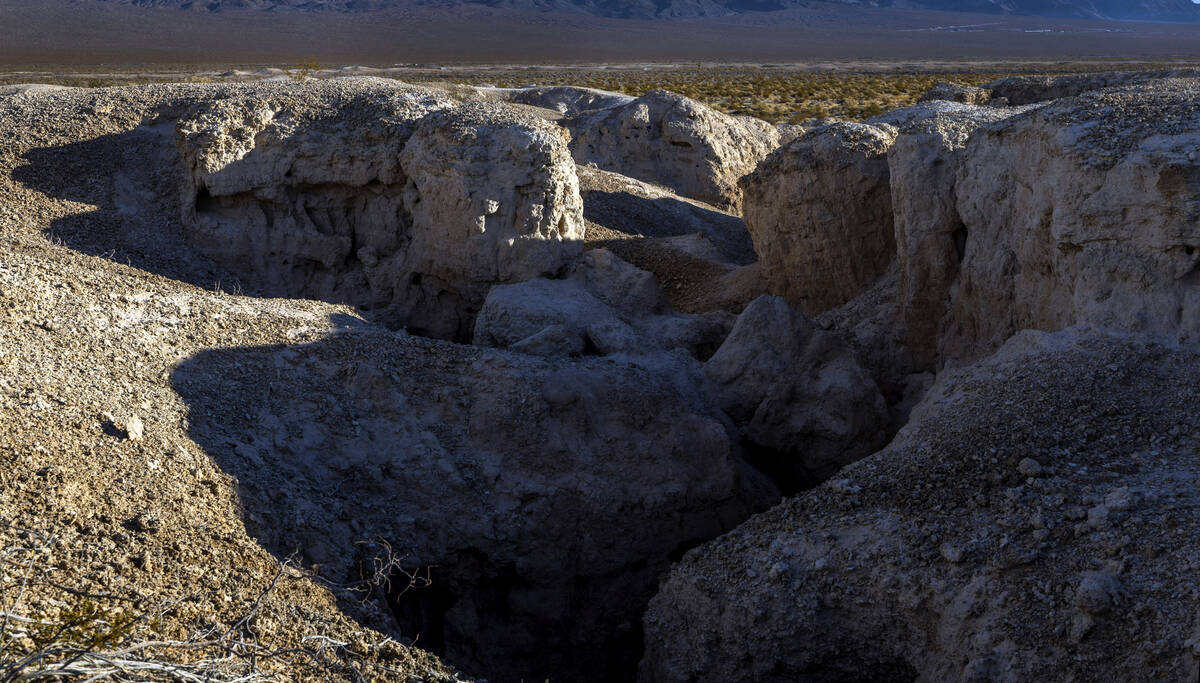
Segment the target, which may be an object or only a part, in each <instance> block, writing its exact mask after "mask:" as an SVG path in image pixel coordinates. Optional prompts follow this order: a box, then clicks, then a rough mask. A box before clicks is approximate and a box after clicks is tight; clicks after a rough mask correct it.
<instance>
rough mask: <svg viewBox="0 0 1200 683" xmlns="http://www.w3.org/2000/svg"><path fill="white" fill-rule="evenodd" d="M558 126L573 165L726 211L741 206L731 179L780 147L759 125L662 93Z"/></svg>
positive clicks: (775, 136) (768, 127) (763, 124)
mask: <svg viewBox="0 0 1200 683" xmlns="http://www.w3.org/2000/svg"><path fill="white" fill-rule="evenodd" d="M564 124H565V125H566V126H567V127H568V128H569V129H570V131H571V136H572V141H571V151H572V153H573V154H574V156H575V160H576V161H577V162H579V163H580V164H587V163H592V164H596V165H597V166H599V167H600V168H602V169H604V170H607V171H615V172H617V173H620V174H622V175H626V176H630V177H632V178H637V179H638V180H643V181H646V182H651V183H657V184H659V185H663V186H666V187H668V188H670V189H672V190H673V191H675V192H676V193H678V194H680V195H683V196H685V197H692V198H695V199H699V200H702V201H705V202H708V203H710V204H713V205H716V206H718V207H721V208H726V209H731V210H733V211H737V210H739V209H740V207H741V203H742V195H741V190H739V188H738V179H739V178H741V177H742V176H743V175H745V174H747V173H749V172H751V171H753V170H754V167H755V166H756V165H757V164H758V162H759V161H760V160H761V159H762V158H763V157H765V156H766V155H767V154H768V153H769V152H770V151H771V150H772V149H774V148H775V147H776V146H777V145H778V144H779V132H778V131H777V130H775V127H774V126H772V125H771V124H769V123H767V122H766V121H760V120H758V119H753V118H750V117H733V116H727V115H725V114H722V113H720V112H718V111H716V110H714V109H710V108H709V107H706V106H704V105H703V104H700V103H699V102H696V101H694V100H690V99H688V98H686V97H684V96H682V95H676V94H674V93H669V92H666V91H663V90H652V91H650V92H648V93H646V94H645V95H643V96H641V97H639V98H637V99H636V100H633V101H631V102H629V103H627V104H624V105H621V106H617V107H612V108H609V109H603V110H600V111H595V112H584V113H582V114H580V115H578V116H576V117H573V118H568V119H566V120H565V121H564Z"/></svg>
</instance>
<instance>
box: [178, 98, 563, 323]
mask: <svg viewBox="0 0 1200 683" xmlns="http://www.w3.org/2000/svg"><path fill="white" fill-rule="evenodd" d="M368 83H370V82H368ZM302 93H303V94H304V95H306V96H307V97H291V98H282V99H281V98H276V99H268V98H261V97H243V98H233V99H229V100H218V101H216V102H214V103H212V104H211V105H209V106H208V107H206V108H204V109H202V110H201V111H200V112H198V113H197V114H195V115H193V116H191V117H189V118H186V119H184V120H183V121H181V122H180V123H179V126H178V138H179V146H180V149H181V152H182V154H183V156H184V159H185V163H186V165H187V166H188V168H189V169H190V174H189V176H188V183H187V187H186V189H185V195H186V196H185V202H184V204H185V216H184V223H185V228H186V230H187V233H188V236H189V239H190V240H191V241H192V243H193V244H195V245H196V246H197V247H198V248H199V249H200V250H201V251H202V252H203V253H205V254H206V255H208V256H209V257H211V258H213V259H214V260H216V261H218V262H219V263H221V264H222V265H224V266H226V267H227V268H229V269H230V270H231V271H233V272H234V273H235V274H237V275H238V276H239V277H241V278H243V279H245V280H246V281H247V282H249V283H251V284H252V285H253V286H254V288H255V289H256V290H259V291H260V292H262V293H266V294H273V295H290V296H309V297H316V298H322V299H326V300H331V301H338V302H346V303H353V304H356V305H358V306H360V307H362V308H364V309H370V310H372V311H375V314H376V315H377V316H378V318H379V319H380V320H382V321H384V322H386V323H388V324H389V325H393V326H400V325H405V326H408V327H409V328H410V329H412V330H413V331H416V332H419V333H422V334H429V335H433V336H438V337H451V338H461V337H463V336H469V334H470V329H471V323H472V320H473V318H474V314H475V312H476V311H477V310H478V308H479V306H480V305H481V304H482V302H483V298H484V296H485V295H486V293H487V290H488V288H489V287H490V286H491V285H493V284H495V283H503V282H519V281H522V280H526V279H529V278H532V277H537V276H540V275H547V274H553V273H554V272H556V271H557V270H558V269H559V268H560V267H561V266H562V265H563V264H564V263H566V262H567V261H568V260H569V259H570V258H571V257H573V256H574V255H576V254H578V253H579V250H580V248H581V246H580V243H581V242H582V239H583V219H582V213H581V211H582V205H581V201H580V199H579V190H578V184H577V181H576V178H575V173H574V165H573V163H572V161H571V158H570V156H569V154H568V152H567V147H566V140H565V135H563V134H562V132H561V130H560V129H558V128H557V127H556V126H554V125H553V124H550V123H547V122H545V121H542V120H539V119H537V118H536V117H533V116H531V115H528V114H525V113H523V112H519V111H516V110H514V109H512V108H509V107H506V106H505V105H483V104H473V105H466V106H460V107H453V108H452V107H451V105H450V103H448V102H447V101H444V100H442V99H439V98H438V97H437V96H435V95H432V94H430V93H428V92H425V91H421V90H416V89H411V88H402V87H396V86H390V87H385V86H382V85H377V84H376V85H373V86H369V85H364V86H363V87H362V89H361V91H359V93H358V94H357V96H354V97H348V98H344V99H332V100H331V99H328V98H325V97H323V95H322V90H321V87H320V86H313V87H312V88H311V89H306V90H304V91H302Z"/></svg>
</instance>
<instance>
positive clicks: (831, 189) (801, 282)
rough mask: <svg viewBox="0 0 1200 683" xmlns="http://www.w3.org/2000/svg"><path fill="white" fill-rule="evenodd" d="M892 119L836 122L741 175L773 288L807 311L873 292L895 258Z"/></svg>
mask: <svg viewBox="0 0 1200 683" xmlns="http://www.w3.org/2000/svg"><path fill="white" fill-rule="evenodd" d="M895 139H896V129H895V128H894V127H892V126H890V125H886V124H885V125H878V126H876V125H871V124H865V123H833V124H828V125H825V126H821V127H818V128H816V129H814V130H810V131H809V132H807V133H805V134H804V135H802V136H800V137H798V138H796V139H795V140H793V141H792V142H790V143H788V144H787V145H785V146H784V147H781V148H779V149H778V150H776V151H775V152H773V153H772V154H771V155H770V156H769V157H767V158H766V159H765V160H763V162H762V163H761V164H759V166H758V168H757V169H756V170H755V171H754V173H752V174H750V175H748V176H746V177H745V178H743V179H742V181H741V188H742V191H743V193H744V206H743V216H744V218H745V220H746V227H747V228H748V229H749V230H750V236H751V238H752V239H753V240H754V250H755V251H756V252H758V257H759V262H760V263H761V265H762V274H763V277H764V278H765V280H766V282H767V287H768V290H769V291H770V292H771V293H772V294H775V295H778V296H782V297H784V298H785V299H787V300H788V302H789V303H791V304H792V305H793V306H796V307H797V308H799V309H800V310H801V311H803V312H805V313H807V314H810V315H812V314H815V313H820V312H821V311H824V310H828V309H830V308H833V307H835V306H838V305H840V304H843V303H845V302H847V301H849V300H850V299H853V298H854V297H856V296H858V295H859V294H861V293H862V292H864V291H866V290H867V289H868V288H869V287H870V286H871V284H872V283H873V282H874V281H875V280H876V279H877V278H878V277H879V276H881V275H883V274H884V272H886V270H887V268H888V265H889V264H890V263H891V262H892V260H893V259H894V258H895V251H896V249H895V239H894V237H893V227H892V200H891V188H890V186H889V175H888V161H887V151H888V149H889V148H890V147H891V146H892V143H893V142H894V141H895Z"/></svg>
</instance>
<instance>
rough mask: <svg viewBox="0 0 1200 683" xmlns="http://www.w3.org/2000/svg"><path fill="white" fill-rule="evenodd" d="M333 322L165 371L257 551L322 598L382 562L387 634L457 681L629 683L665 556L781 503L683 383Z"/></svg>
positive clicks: (604, 364) (626, 369)
mask: <svg viewBox="0 0 1200 683" xmlns="http://www.w3.org/2000/svg"><path fill="white" fill-rule="evenodd" d="M340 317H341V318H342V320H340V321H337V320H335V323H337V333H336V334H332V335H330V336H328V337H326V338H324V339H323V340H322V341H318V342H314V343H311V344H290V345H271V346H261V347H251V348H230V349H225V350H214V351H206V352H203V353H200V354H198V355H196V356H193V357H192V358H189V359H188V360H187V361H186V362H184V363H182V364H181V365H180V366H179V368H178V369H176V370H175V372H174V375H173V385H174V388H175V391H177V392H178V393H179V395H180V396H182V397H183V398H184V400H186V401H187V402H188V404H189V406H190V418H189V421H188V423H189V434H190V436H191V437H192V439H194V440H195V442H196V443H197V444H199V445H200V446H201V447H202V448H204V450H205V451H206V452H207V453H209V454H210V456H211V457H212V458H213V459H214V460H215V461H216V462H217V463H218V464H219V465H220V467H221V468H222V469H224V471H226V472H228V473H229V474H230V475H233V476H235V477H237V480H238V481H240V482H241V485H240V492H239V493H240V504H239V506H240V508H241V509H243V510H244V512H243V514H244V515H245V517H246V520H247V522H246V524H247V527H248V528H249V529H250V531H251V533H252V534H253V535H254V536H255V537H256V538H257V539H258V541H259V543H261V544H263V546H265V547H266V548H268V549H270V550H271V551H272V552H275V553H276V554H278V556H280V557H285V556H287V555H291V554H293V553H297V554H298V558H299V560H300V561H302V562H303V563H304V564H305V566H314V567H315V568H316V571H318V572H319V574H320V575H321V576H323V577H325V578H326V579H328V580H330V581H333V582H335V583H338V584H345V583H347V582H351V581H358V580H360V579H361V577H362V573H363V572H367V573H368V574H367V575H368V576H369V575H370V572H373V571H376V569H377V568H378V566H379V565H373V564H372V563H373V562H383V563H384V565H383V566H384V569H385V570H390V571H392V575H391V582H392V583H391V586H392V588H391V592H390V593H389V594H388V600H389V601H390V603H391V606H392V612H393V614H395V615H396V618H397V623H398V628H399V632H400V635H402V636H404V637H406V638H413V639H416V641H417V643H418V644H419V646H420V647H423V648H427V649H430V650H432V651H435V652H440V653H442V654H443V655H444V656H445V657H446V658H447V660H448V661H451V662H454V664H455V666H457V667H459V668H460V669H461V670H463V671H467V672H471V673H472V674H475V675H481V676H482V675H486V676H487V677H488V678H491V679H493V680H513V681H515V680H521V679H525V680H544V679H547V678H551V677H554V678H559V677H561V678H563V679H565V680H580V681H606V680H628V679H629V678H630V677H632V675H633V671H634V669H635V667H636V654H635V653H636V652H637V651H638V648H637V639H638V638H639V637H640V636H639V629H638V628H637V626H636V623H637V619H639V617H640V614H641V609H642V607H643V606H644V605H645V603H646V601H648V600H649V598H650V596H651V595H652V594H653V592H654V589H655V586H656V585H657V581H658V578H659V576H660V575H661V574H662V572H664V571H665V570H666V569H667V568H668V566H669V565H670V562H671V561H672V559H673V557H677V556H678V553H679V552H682V551H681V550H680V549H682V548H688V547H691V546H693V545H695V544H696V543H698V542H700V541H702V540H705V539H708V538H712V537H714V536H716V535H718V534H720V533H723V532H724V531H726V530H728V529H730V528H731V527H732V526H733V525H734V524H736V523H737V522H739V521H740V520H742V519H745V518H746V517H747V516H748V515H749V514H750V513H752V512H753V511H756V510H758V509H761V508H762V507H764V506H766V505H768V504H770V503H771V502H772V501H774V500H775V499H776V498H777V495H778V494H777V492H775V491H774V490H773V488H772V487H771V485H770V484H767V483H765V481H764V480H763V479H762V478H761V476H760V475H757V474H756V473H755V472H754V471H753V470H751V469H750V468H748V467H747V466H745V465H744V464H743V462H742V461H741V460H740V458H739V455H738V451H737V449H736V447H735V445H734V444H733V443H732V442H731V439H730V437H729V435H728V432H727V431H726V424H725V418H724V417H723V416H722V414H721V413H720V411H719V410H718V409H717V408H716V407H715V405H713V404H712V401H711V399H709V398H708V393H707V391H706V390H705V389H704V381H703V378H702V377H701V376H698V375H697V374H693V375H691V376H688V375H686V374H679V373H685V372H686V366H682V365H681V366H678V367H677V368H675V373H676V374H674V375H670V376H668V375H665V374H664V373H661V372H658V371H656V370H651V369H645V368H643V367H640V366H639V365H638V364H635V363H630V362H625V361H623V360H620V359H614V358H605V359H592V360H588V361H574V360H569V359H563V358H559V359H555V360H554V362H552V363H551V362H546V361H545V360H543V359H540V358H534V357H532V356H527V355H522V354H515V353H509V352H505V351H499V350H495V349H483V348H479V347H471V346H462V345H456V344H451V343H447V342H443V341H440V340H433V339H427V338H421V337H414V336H409V335H407V334H404V333H403V332H392V331H389V330H387V329H385V328H382V327H379V326H375V325H370V324H366V323H363V322H361V321H357V320H353V319H349V318H348V316H340ZM265 378H270V380H269V381H264V379H265ZM389 559H390V560H395V564H394V565H393V566H391V567H389V566H388V565H387V564H386V563H387V562H388V560H389Z"/></svg>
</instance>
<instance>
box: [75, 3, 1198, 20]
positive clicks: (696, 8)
mask: <svg viewBox="0 0 1200 683" xmlns="http://www.w3.org/2000/svg"><path fill="white" fill-rule="evenodd" d="M91 1H93V2H108V3H118V4H124V5H135V6H143V7H173V8H178V9H181V10H191V11H200V12H227V11H233V10H263V11H303V12H366V11H371V10H381V9H397V8H406V7H413V6H426V7H445V6H456V5H466V4H472V5H487V6H491V7H505V8H512V9H521V10H536V11H543V12H570V13H573V14H584V15H590V16H597V17H605V18H618V19H688V18H696V17H714V16H728V15H736V14H745V13H749V12H769V11H773V10H783V9H796V8H802V7H807V6H811V5H813V4H815V3H814V2H813V1H812V0H91ZM835 1H836V0H835ZM840 1H841V2H843V3H844V4H848V5H864V6H875V7H894V8H913V9H930V10H944V11H952V12H980V13H988V14H1015V15H1029V16H1043V17H1062V18H1068V17H1069V18H1082V19H1111V20H1135V21H1173V22H1200V5H1198V4H1196V3H1194V2H1192V0H840Z"/></svg>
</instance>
